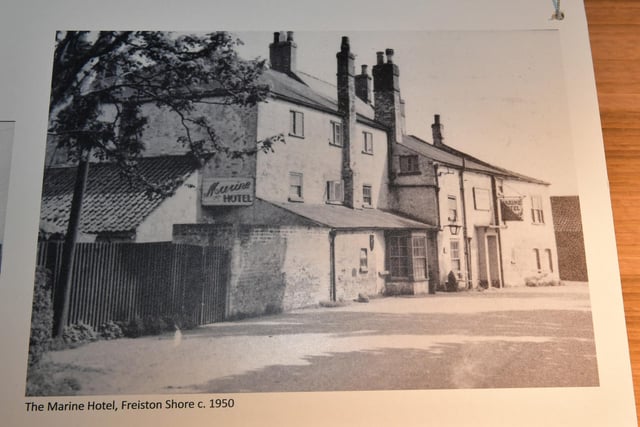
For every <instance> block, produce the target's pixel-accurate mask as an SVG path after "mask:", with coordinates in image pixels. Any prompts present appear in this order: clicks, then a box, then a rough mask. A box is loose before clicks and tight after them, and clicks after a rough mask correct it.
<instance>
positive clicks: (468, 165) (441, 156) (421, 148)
mask: <svg viewBox="0 0 640 427" xmlns="http://www.w3.org/2000/svg"><path fill="white" fill-rule="evenodd" d="M400 144H401V145H403V146H405V147H406V148H408V149H410V150H411V151H414V152H415V153H416V154H421V155H423V156H425V157H428V158H430V159H432V160H434V161H435V162H438V163H442V164H445V165H448V166H451V167H457V168H462V167H464V168H465V169H466V170H471V171H475V172H482V173H488V174H492V175H498V176H501V177H506V178H511V179H516V180H519V181H526V182H530V183H534V184H542V185H549V183H548V182H546V181H542V180H540V179H537V178H532V177H529V176H526V175H522V174H519V173H517V172H513V171H510V170H508V169H504V168H501V167H498V166H494V165H492V164H490V163H487V162H485V161H483V160H480V159H478V158H476V157H473V156H471V155H469V154H467V153H463V152H462V151H459V150H456V149H455V148H452V147H449V146H447V145H442V146H439V147H437V146H435V145H433V144H430V143H428V142H427V141H425V140H423V139H420V138H418V137H416V136H413V135H403V138H402V142H401V143H400Z"/></svg>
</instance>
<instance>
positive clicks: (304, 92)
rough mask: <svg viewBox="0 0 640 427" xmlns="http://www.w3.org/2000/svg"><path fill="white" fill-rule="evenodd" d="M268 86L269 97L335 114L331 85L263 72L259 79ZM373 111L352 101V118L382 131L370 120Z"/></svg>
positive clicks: (299, 76)
mask: <svg viewBox="0 0 640 427" xmlns="http://www.w3.org/2000/svg"><path fill="white" fill-rule="evenodd" d="M260 78H261V79H262V80H263V81H264V83H266V84H268V85H269V88H270V90H271V94H272V95H273V96H275V97H276V98H282V99H285V100H287V101H290V102H294V103H297V104H301V105H305V106H308V107H311V108H316V109H319V110H322V111H326V112H329V113H334V114H338V100H337V88H336V86H335V85H333V84H331V83H328V82H325V81H324V80H321V79H318V78H317V77H314V76H312V75H310V74H307V73H304V72H301V71H298V72H296V73H295V74H286V73H281V72H279V71H275V70H266V71H265V72H264V73H263V74H262V76H261V77H260ZM374 115H375V113H374V110H373V107H372V106H371V105H369V104H367V103H365V102H364V101H362V100H361V99H360V98H358V97H356V118H357V120H358V121H360V122H361V123H365V124H367V125H370V126H373V127H378V128H380V129H386V127H385V126H384V125H383V124H382V123H378V122H376V121H375V120H374Z"/></svg>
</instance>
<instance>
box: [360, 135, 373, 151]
mask: <svg viewBox="0 0 640 427" xmlns="http://www.w3.org/2000/svg"><path fill="white" fill-rule="evenodd" d="M362 135H363V143H364V145H363V146H362V152H363V153H367V154H373V134H372V133H371V132H362Z"/></svg>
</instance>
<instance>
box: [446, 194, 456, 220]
mask: <svg viewBox="0 0 640 427" xmlns="http://www.w3.org/2000/svg"><path fill="white" fill-rule="evenodd" d="M447 219H448V220H449V221H451V222H456V221H458V200H457V199H456V196H447Z"/></svg>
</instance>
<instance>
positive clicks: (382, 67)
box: [25, 30, 599, 405]
mask: <svg viewBox="0 0 640 427" xmlns="http://www.w3.org/2000/svg"><path fill="white" fill-rule="evenodd" d="M54 49H55V52H54V53H53V55H52V57H53V75H52V85H51V95H50V108H49V122H48V125H49V126H48V130H47V135H43V137H42V141H43V147H44V146H45V145H46V156H45V157H46V159H45V164H44V165H43V166H44V174H43V185H42V199H41V211H40V223H39V233H38V254H37V265H36V266H35V276H34V277H35V280H34V299H33V311H32V318H31V337H30V344H29V353H28V372H27V379H26V395H28V396H67V395H122V394H146V395H161V394H177V393H178V394H179V393H238V392H302V391H359V390H429V389H488V388H531V387H597V386H598V385H599V379H598V367H597V360H596V350H595V343H594V335H593V323H592V317H591V308H590V300H589V284H588V273H587V266H586V260H585V250H584V239H583V231H582V221H581V210H580V201H579V197H578V188H577V181H576V176H575V166H574V160H573V144H574V142H573V141H572V137H571V131H570V124H569V111H568V100H567V95H566V89H565V82H564V80H563V76H564V73H563V64H562V52H561V47H560V43H559V35H558V33H557V32H556V31H553V30H549V31H486V32H472V31H468V32H455V31H448V32H408V31H407V32H398V31H395V32H352V31H345V32H292V31H274V32H237V33H236V32H212V33H206V34H205V33H194V34H190V33H170V32H144V31H127V32H107V31H103V32H97V31H96V32H87V31H85V32H79V31H60V32H58V33H57V34H56V40H55V46H54ZM43 149H45V148H43ZM25 356H26V355H25ZM161 400H162V399H160V398H158V403H160V405H162V402H161ZM148 403H149V404H153V403H154V402H148Z"/></svg>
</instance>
